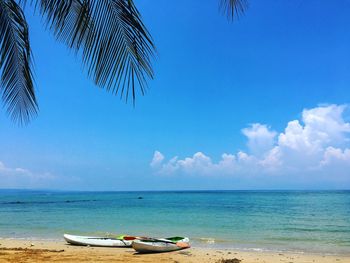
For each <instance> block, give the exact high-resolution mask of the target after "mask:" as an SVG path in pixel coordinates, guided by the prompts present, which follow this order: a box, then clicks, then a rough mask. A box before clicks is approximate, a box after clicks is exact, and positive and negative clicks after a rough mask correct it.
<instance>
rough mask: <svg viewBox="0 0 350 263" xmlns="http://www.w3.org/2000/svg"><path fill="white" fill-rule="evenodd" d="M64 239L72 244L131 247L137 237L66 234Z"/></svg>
mask: <svg viewBox="0 0 350 263" xmlns="http://www.w3.org/2000/svg"><path fill="white" fill-rule="evenodd" d="M63 237H64V239H65V240H66V241H67V242H68V243H69V244H72V245H78V246H95V247H131V244H132V241H133V240H135V238H136V237H132V236H118V237H117V238H112V237H89V236H75V235H69V234H64V235H63Z"/></svg>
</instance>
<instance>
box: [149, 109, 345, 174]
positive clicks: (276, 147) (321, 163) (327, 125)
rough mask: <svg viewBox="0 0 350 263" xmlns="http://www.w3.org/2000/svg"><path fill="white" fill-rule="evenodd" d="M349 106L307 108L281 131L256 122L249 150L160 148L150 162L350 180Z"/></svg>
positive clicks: (179, 168) (166, 167) (175, 169)
mask: <svg viewBox="0 0 350 263" xmlns="http://www.w3.org/2000/svg"><path fill="white" fill-rule="evenodd" d="M346 109H347V106H346V105H334V104H333V105H326V106H319V107H316V108H312V109H304V110H303V112H302V116H301V120H292V121H290V122H288V123H287V125H286V127H285V129H284V131H282V132H280V133H278V132H277V131H274V130H272V129H271V128H270V127H269V126H268V125H265V124H260V123H254V124H251V125H250V126H249V127H247V128H244V129H242V133H243V135H244V136H245V137H246V139H247V149H248V150H247V151H238V152H236V153H233V154H231V153H223V154H222V156H221V159H220V160H219V161H217V162H214V161H213V160H212V158H211V157H209V156H207V155H206V154H204V153H202V152H197V153H195V154H194V155H193V156H191V157H186V158H184V159H179V158H178V157H173V158H171V159H170V160H166V158H165V156H164V155H163V154H162V153H161V152H159V151H155V153H154V156H153V159H152V161H151V163H150V165H151V167H152V169H154V171H155V172H156V173H158V174H163V175H171V174H189V175H203V176H206V175H208V176H211V175H226V176H263V175H269V176H283V175H288V176H306V175H310V176H311V175H317V176H318V177H327V178H331V179H334V180H345V181H349V179H350V146H349V144H350V123H349V122H347V121H346V119H345V117H344V115H345V111H346Z"/></svg>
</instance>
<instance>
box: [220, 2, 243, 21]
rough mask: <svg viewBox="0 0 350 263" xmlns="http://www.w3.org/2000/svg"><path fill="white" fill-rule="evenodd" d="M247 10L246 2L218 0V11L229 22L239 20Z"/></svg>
mask: <svg viewBox="0 0 350 263" xmlns="http://www.w3.org/2000/svg"><path fill="white" fill-rule="evenodd" d="M247 8H248V1H247V0H220V10H221V11H222V12H223V13H224V14H225V15H227V17H228V18H229V19H231V20H233V19H235V18H239V17H240V16H241V15H243V14H244V12H245V10H246V9H247Z"/></svg>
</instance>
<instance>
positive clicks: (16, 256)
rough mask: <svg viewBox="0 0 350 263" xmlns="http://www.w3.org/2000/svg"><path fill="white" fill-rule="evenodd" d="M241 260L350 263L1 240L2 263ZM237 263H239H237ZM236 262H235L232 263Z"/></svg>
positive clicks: (338, 258)
mask: <svg viewBox="0 0 350 263" xmlns="http://www.w3.org/2000/svg"><path fill="white" fill-rule="evenodd" d="M222 259H225V260H229V259H231V260H234V259H237V260H241V261H242V262H244V263H247V262H248V263H249V262H265V263H277V262H288V263H302V262H303V263H304V262H305V263H306V262H320V263H326V262H338V263H343V262H344V263H345V262H350V253H349V254H339V255H336V254H332V255H331V254H326V253H325V254H321V253H320V254H315V253H293V252H271V251H269V252H266V251H241V250H231V249H212V248H206V249H204V248H198V247H192V248H190V249H185V250H181V251H176V252H171V253H160V254H138V253H135V251H134V250H133V249H132V248H103V247H82V246H72V245H68V244H67V243H65V242H64V241H63V240H62V241H48V240H38V239H35V240H30V239H0V262H29V263H34V262H50V261H54V262H68V263H75V262H111V261H113V262H141V263H146V262H174V263H175V262H193V263H197V262H198V263H199V262H200V263H204V262H220V260H222ZM237 260H236V262H239V261H237ZM232 262H234V261H232Z"/></svg>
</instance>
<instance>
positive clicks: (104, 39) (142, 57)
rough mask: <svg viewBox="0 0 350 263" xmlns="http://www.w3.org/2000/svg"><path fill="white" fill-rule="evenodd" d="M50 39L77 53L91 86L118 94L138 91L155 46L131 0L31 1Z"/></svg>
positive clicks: (148, 75) (149, 69)
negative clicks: (43, 22)
mask: <svg viewBox="0 0 350 263" xmlns="http://www.w3.org/2000/svg"><path fill="white" fill-rule="evenodd" d="M34 3H35V6H37V8H38V9H39V11H40V13H41V14H42V16H43V17H45V18H46V25H47V27H48V28H50V29H51V30H53V32H54V34H55V36H56V38H57V39H58V40H60V41H61V42H63V43H65V44H66V45H67V46H68V47H69V48H72V49H73V50H74V51H75V52H76V53H77V54H79V55H81V56H82V61H83V65H84V68H86V69H87V73H88V75H89V76H90V77H91V78H92V79H93V81H94V82H95V84H96V85H98V86H99V87H103V88H106V89H107V90H108V91H111V92H113V93H114V94H119V95H120V96H121V98H123V97H124V98H125V99H126V100H127V99H128V97H129V96H132V99H133V101H135V99H136V93H137V87H139V91H140V92H141V94H142V95H143V94H144V93H145V90H146V87H147V78H153V76H154V73H153V70H152V65H151V59H152V57H153V55H154V52H155V47H154V44H153V42H152V39H151V36H150V34H149V32H148V31H147V29H146V28H145V26H144V24H143V23H142V21H141V16H140V13H139V12H138V10H137V9H136V7H135V5H134V3H133V1H132V0H37V1H34Z"/></svg>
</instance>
